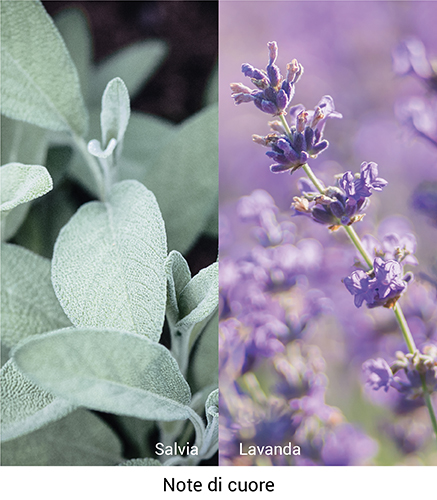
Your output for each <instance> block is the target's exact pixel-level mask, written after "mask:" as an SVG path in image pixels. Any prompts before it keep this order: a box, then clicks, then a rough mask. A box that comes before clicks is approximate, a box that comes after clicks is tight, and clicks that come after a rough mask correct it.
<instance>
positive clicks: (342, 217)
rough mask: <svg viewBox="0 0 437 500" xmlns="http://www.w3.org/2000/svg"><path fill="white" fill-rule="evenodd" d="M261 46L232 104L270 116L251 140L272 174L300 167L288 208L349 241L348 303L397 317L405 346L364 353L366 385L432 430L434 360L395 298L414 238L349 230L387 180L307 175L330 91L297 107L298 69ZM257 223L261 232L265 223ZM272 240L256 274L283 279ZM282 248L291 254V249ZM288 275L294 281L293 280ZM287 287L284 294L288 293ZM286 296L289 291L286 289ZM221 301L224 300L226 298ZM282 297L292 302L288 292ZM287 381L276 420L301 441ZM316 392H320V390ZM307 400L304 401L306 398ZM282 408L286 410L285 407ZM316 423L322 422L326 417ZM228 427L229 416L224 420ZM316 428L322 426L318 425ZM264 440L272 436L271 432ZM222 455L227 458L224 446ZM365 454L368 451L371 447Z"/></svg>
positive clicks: (405, 281) (329, 107) (369, 173)
mask: <svg viewBox="0 0 437 500" xmlns="http://www.w3.org/2000/svg"><path fill="white" fill-rule="evenodd" d="M268 47H269V62H268V65H267V67H266V70H265V71H264V70H259V69H256V68H253V67H252V66H250V65H248V64H243V66H242V71H243V73H244V74H245V75H246V76H249V77H250V78H251V80H252V83H253V84H254V85H255V87H256V89H250V88H249V87H246V86H245V85H243V84H241V83H233V84H231V90H232V96H233V98H234V101H235V103H236V104H241V103H243V102H251V101H253V102H254V103H255V105H256V106H257V107H258V108H259V109H261V111H264V112H266V113H269V114H271V115H273V116H274V118H275V120H274V121H272V122H269V126H270V128H271V132H270V133H269V134H268V135H267V136H264V137H262V136H258V135H255V136H253V140H254V141H255V142H256V143H258V144H261V145H262V146H264V147H267V148H268V149H269V151H268V152H267V156H269V157H270V158H272V159H273V160H274V162H275V163H274V164H272V165H271V167H270V169H271V171H272V172H273V173H282V172H290V173H294V172H295V171H297V170H299V169H302V170H303V171H304V172H305V174H306V178H302V179H300V180H299V182H298V184H299V189H300V192H301V194H300V196H295V197H294V199H293V203H292V209H293V211H294V215H296V216H298V215H299V216H306V217H308V218H311V219H312V220H313V221H315V222H317V223H318V224H320V225H324V226H326V227H327V228H328V229H329V230H330V231H331V232H334V231H337V230H339V229H341V230H343V231H345V232H346V234H347V235H348V237H349V239H350V241H351V242H352V243H353V244H354V246H355V247H356V249H357V251H358V255H357V259H356V266H357V269H356V270H355V271H353V272H352V273H351V275H350V276H347V277H344V279H343V283H344V285H345V287H346V289H347V290H348V291H349V292H350V294H351V295H352V296H353V297H354V304H355V306H356V307H357V308H359V307H361V306H362V304H363V303H364V302H365V303H366V305H367V307H369V308H371V309H373V308H379V307H383V308H387V309H391V310H392V311H393V312H394V317H395V318H396V320H397V322H398V328H399V331H400V333H401V334H402V338H403V340H404V347H403V349H405V346H406V348H407V352H401V351H400V352H398V353H397V354H396V361H394V362H393V363H392V365H391V366H390V365H389V364H388V363H387V361H386V360H383V359H382V358H381V359H376V360H374V359H372V360H369V361H367V362H366V363H364V365H363V368H364V370H365V371H366V372H367V375H368V385H370V386H371V387H372V388H374V389H379V388H382V387H383V388H384V389H385V390H388V388H389V387H392V388H395V389H397V391H399V394H401V395H402V398H403V399H402V400H403V401H404V402H405V404H407V402H411V401H413V402H414V406H415V407H417V406H425V407H426V408H427V410H428V413H429V418H430V425H429V427H431V428H432V429H433V430H434V433H435V434H436V435H437V421H436V417H435V413H434V408H433V405H432V400H431V395H432V394H433V393H435V392H436V374H437V371H436V370H437V363H436V361H437V360H436V357H435V347H436V346H435V342H433V341H432V339H431V338H428V340H429V342H428V344H429V345H428V346H426V347H424V348H421V350H419V349H417V347H416V343H415V340H414V338H413V335H412V334H411V331H410V328H409V326H408V324H407V321H406V319H405V316H404V313H403V311H402V308H401V305H400V303H399V302H398V301H399V299H400V298H401V296H403V295H405V292H406V290H407V288H408V285H409V283H411V281H412V273H411V272H406V271H404V266H405V265H411V264H415V263H417V261H415V258H414V256H413V253H414V250H415V239H414V236H413V235H411V234H407V235H398V234H390V235H387V236H386V237H385V238H384V240H383V242H382V243H379V242H376V240H374V239H372V238H370V237H366V238H364V239H363V240H361V239H360V237H359V236H358V234H357V232H356V231H355V225H356V224H357V223H358V222H359V221H361V220H362V219H363V217H364V215H365V213H364V211H365V210H366V209H367V208H368V206H369V201H370V197H371V195H372V194H373V191H382V190H383V189H384V187H385V186H386V185H387V181H386V180H385V179H383V178H381V177H379V173H378V165H377V164H376V163H374V162H363V163H362V164H361V168H360V172H359V173H357V174H354V173H353V172H352V171H346V172H344V173H341V174H338V175H337V176H336V182H335V183H333V185H328V186H326V185H325V184H324V183H323V182H322V181H321V180H320V179H319V178H318V177H317V176H316V175H315V174H314V172H313V171H312V169H311V167H310V166H309V164H308V161H309V160H310V159H311V158H316V157H317V156H318V155H319V154H320V153H321V152H323V151H324V150H326V149H327V148H328V146H329V143H328V142H327V141H326V139H324V137H323V133H324V128H325V124H326V120H327V118H330V117H331V118H341V115H340V114H339V113H338V112H336V111H335V108H334V102H333V99H332V98H331V97H330V96H324V97H323V98H322V99H321V101H320V102H319V104H318V106H316V108H315V110H314V111H313V110H310V111H308V110H306V109H305V108H304V107H303V106H301V105H298V106H290V104H291V102H290V101H291V98H292V97H293V95H294V86H295V84H296V83H297V81H298V79H299V78H300V76H301V75H302V73H303V68H302V66H301V65H300V64H299V63H298V62H297V61H296V60H294V61H293V62H292V63H290V64H288V65H287V75H286V76H285V77H283V76H282V75H281V74H280V70H279V68H278V67H277V66H276V64H275V62H276V57H277V45H276V43H275V42H270V43H269V44H268ZM287 113H288V115H289V116H290V117H291V119H290V121H287V119H286V117H285V116H286V114H287ZM260 210H261V209H260ZM263 229H264V231H265V228H263ZM257 234H258V233H257ZM278 243H279V244H280V245H281V246H280V247H278V248H275V249H272V254H276V255H278V256H279V255H281V256H282V261H281V259H280V258H278V257H276V259H275V260H273V259H272V257H270V259H269V260H267V259H265V258H264V259H263V263H265V262H268V263H269V264H270V265H271V263H273V262H274V263H275V265H274V266H272V267H270V268H269V271H268V272H267V273H264V275H265V274H267V275H268V274H271V275H275V276H281V277H283V276H284V273H283V272H278V273H276V266H278V267H279V268H281V267H285V263H286V262H290V260H291V261H293V258H291V257H289V256H288V252H287V250H288V249H286V247H287V245H283V243H284V242H283V241H282V240H281V238H280V237H279V239H277V240H276V242H275V243H273V244H274V245H278ZM290 253H291V255H293V252H292V251H291V250H290ZM258 254H259V252H257V257H258ZM261 255H262V254H261ZM253 259H254V256H253V257H252V258H251V261H253ZM330 265H333V262H332V259H331V260H330ZM246 269H247V270H249V269H250V270H252V269H251V266H245V270H246ZM238 271H239V268H238V267H237V273H238ZM305 274H306V275H309V274H310V273H308V272H306V273H305ZM257 276H263V274H260V272H259V271H258V272H257ZM296 281H297V282H298V280H297V278H296ZM289 288H290V285H288V286H287V290H288V289H289ZM269 293H271V292H270V291H269V290H268V289H267V295H268V294H269ZM288 293H289V294H290V292H288ZM261 295H262V294H259V295H255V297H256V298H257V302H256V304H260V303H262V299H261ZM290 295H291V297H293V295H292V294H290ZM262 296H263V297H264V301H267V300H268V299H267V298H266V297H265V293H264V294H263V295H262ZM227 300H229V298H228V299H227ZM231 300H232V299H231ZM403 300H405V299H403ZM290 303H293V301H292V299H291V298H290ZM235 304H236V305H237V304H239V305H240V307H241V304H244V302H243V301H241V300H235ZM243 307H244V306H243ZM251 307H254V303H252V305H251ZM289 307H290V305H289ZM292 308H293V305H292V306H291V309H292ZM239 314H241V312H240V313H239ZM281 314H282V315H283V314H284V311H280V312H279V315H280V316H279V317H281ZM288 314H289V313H288ZM233 315H235V314H233ZM277 317H278V316H277ZM228 321H230V320H228ZM284 323H285V326H284V327H283V328H282V330H284V331H285V332H286V333H285V334H284V338H287V335H289V332H290V326H289V325H287V322H284ZM231 324H232V325H233V327H234V328H233V331H234V332H235V331H238V330H239V329H240V328H242V327H240V326H239V325H237V327H235V324H234V323H231ZM224 328H225V331H224V334H223V337H225V340H223V342H228V340H226V336H227V335H228V336H229V338H230V339H233V338H234V337H237V338H238V335H237V334H235V333H234V334H231V333H229V332H228V327H226V323H224ZM258 329H259V327H258ZM267 330H268V331H270V336H271V337H275V338H276V344H274V343H273V342H272V340H270V343H269V345H277V344H278V339H277V337H278V332H281V331H282V330H281V329H279V328H278V327H274V328H271V329H270V330H269V329H267ZM243 331H244V330H243ZM256 331H258V330H256ZM273 332H274V333H273ZM239 335H240V336H244V333H243V332H242V331H241V330H240V333H239ZM279 338H280V340H282V338H283V337H282V334H280V333H279ZM289 341H290V338H288V339H287V340H286V342H285V344H287V342H289ZM233 342H235V341H233ZM293 342H296V341H293ZM283 344H284V343H283ZM234 350H235V347H234ZM278 350H279V351H281V350H282V348H281V347H279V349H278ZM272 354H273V353H272V352H270V353H266V354H265V355H267V356H272ZM246 356H247V353H246ZM231 359H232V360H234V365H235V357H234V356H232V357H231ZM249 359H251V358H249ZM229 362H230V361H227V362H226V364H228V363H229ZM306 363H308V361H306ZM300 364H302V365H303V366H304V365H305V362H303V363H302V361H295V362H294V363H293V362H291V363H290V365H291V368H288V371H290V372H296V371H298V369H297V367H298V366H300ZM275 365H276V363H275ZM244 367H245V364H243V373H244V369H245V368H244ZM240 372H241V368H240ZM308 372H309V373H311V369H309V368H308V369H307V371H306V372H305V373H308ZM225 377H226V375H225ZM289 380H290V381H287V382H288V384H287V383H285V384H282V386H287V385H288V386H289V390H290V393H289V394H288V395H287V396H286V398H285V403H288V404H284V399H283V400H282V406H283V408H286V412H285V415H286V416H285V417H284V418H285V421H286V422H287V423H288V428H287V431H286V432H287V433H288V436H287V437H288V439H291V438H292V437H294V441H295V442H301V441H300V432H299V429H300V427H299V426H297V428H296V422H299V423H301V422H300V420H299V419H298V418H297V415H296V414H293V410H295V409H296V408H298V407H299V408H302V405H303V402H302V400H306V399H310V400H311V398H308V392H305V391H304V392H301V393H299V392H296V391H294V390H293V386H294V383H293V382H294V379H292V378H290V379H289ZM252 385H253V384H252ZM221 386H222V382H221ZM307 387H308V386H307ZM270 389H271V388H270ZM225 391H227V386H226V387H225V389H224V391H223V394H224V395H223V398H224V399H225V404H224V409H225V411H226V410H228V408H229V411H228V417H229V419H230V420H231V421H232V419H233V418H234V420H236V422H235V424H234V427H235V428H236V429H241V428H243V430H244V429H245V427H246V430H244V431H243V434H244V433H246V434H247V435H248V436H249V439H256V436H257V432H256V431H255V430H252V431H250V432H249V431H247V425H246V426H244V425H242V423H241V422H242V421H243V418H242V417H241V416H240V417H239V418H238V417H236V416H235V415H232V410H231V408H232V407H231V402H230V401H228V400H227V399H226V392H225ZM307 391H308V388H307ZM320 392H321V393H322V394H323V391H320ZM231 393H232V392H231ZM309 393H311V390H309ZM302 396H304V397H302ZM252 399H253V400H254V401H256V402H257V403H258V402H259V401H260V400H261V399H260V397H259V396H256V395H254V397H253V398H252ZM270 404H272V402H270ZM308 404H309V405H310V403H308ZM264 405H265V406H266V402H264ZM234 406H235V405H234ZM267 406H269V404H267ZM311 407H312V409H314V408H315V407H316V406H315V404H314V403H313V405H311ZM290 408H291V409H292V411H291V412H290ZM287 412H288V414H287ZM314 414H315V415H324V414H325V413H324V412H323V410H321V409H320V408H319V411H318V412H317V411H315V412H314ZM221 418H223V419H224V418H225V416H224V415H223V416H222V417H221ZM248 420H249V421H250V422H251V424H252V428H253V425H254V424H253V422H254V421H257V420H259V415H254V416H252V417H251V418H249V419H248ZM267 420H268V419H267ZM322 420H323V419H322ZM323 423H324V424H325V425H326V421H324V422H323ZM229 425H230V424H229V422H227V423H224V426H229ZM275 425H277V424H275ZM231 427H232V426H231ZM304 427H305V424H304ZM323 427H324V426H323V425H322V428H323ZM224 432H225V431H224ZM237 432H239V431H237ZM229 434H231V433H230V432H229V431H228V432H227V435H228V441H232V439H231V438H230V437H229ZM234 435H235V433H234ZM316 436H317V438H316ZM272 440H273V441H274V439H273V438H272ZM313 440H314V441H315V442H316V443H317V445H318V448H317V446H316V448H317V449H318V450H319V455H318V456H317V455H316V456H317V458H316V459H314V456H315V455H314V454H312V453H313V451H314V446H313V447H312V450H305V448H304V447H303V450H305V451H304V454H305V458H306V459H308V460H309V461H311V462H312V463H324V462H323V458H322V457H321V455H320V451H321V452H322V455H323V450H324V449H325V448H324V447H327V448H329V442H330V441H329V439H328V438H327V437H326V435H325V436H324V435H323V434H322V435H321V434H319V435H317V433H315V434H312V435H310V436H307V439H306V441H305V440H304V442H307V443H311V444H312V443H313ZM337 442H338V441H337ZM302 446H304V445H302ZM347 448H348V447H345V448H344V449H347ZM374 451H375V450H373V452H374ZM233 452H234V454H235V450H233ZM229 456H232V450H231V453H230V454H229ZM325 456H329V453H328V452H326V453H325ZM369 456H371V453H370V455H369ZM367 458H369V457H367ZM299 460H300V459H296V458H295V459H294V461H293V460H292V461H291V463H299ZM336 463H338V464H340V463H353V461H349V462H348V461H347V460H343V461H342V460H340V459H338V461H337V462H336Z"/></svg>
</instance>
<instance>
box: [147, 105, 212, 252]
mask: <svg viewBox="0 0 437 500" xmlns="http://www.w3.org/2000/svg"><path fill="white" fill-rule="evenodd" d="M175 132H176V133H175V134H174V135H172V136H170V137H169V138H167V142H166V143H165V148H163V150H162V152H161V153H162V154H161V155H160V156H159V158H157V160H156V163H155V164H154V165H153V169H148V170H147V171H145V172H144V177H143V178H142V182H144V185H145V186H147V187H148V188H149V189H151V190H152V191H153V192H154V194H155V196H156V199H157V200H158V203H159V206H160V207H161V211H162V215H163V217H164V220H165V221H166V229H167V236H168V247H169V250H178V251H179V252H182V253H184V252H186V251H187V250H188V249H189V248H190V247H191V245H192V244H193V243H194V241H195V239H196V238H197V236H198V235H199V234H200V232H201V231H202V229H203V228H204V227H205V225H206V223H207V221H208V220H209V219H210V217H211V211H212V209H213V207H214V206H217V196H218V108H217V105H213V106H209V107H208V108H205V109H204V110H202V111H200V112H199V113H197V114H196V115H194V116H193V117H191V118H189V119H188V120H186V121H185V122H183V123H182V124H181V125H179V126H178V127H177V130H176V131H175Z"/></svg>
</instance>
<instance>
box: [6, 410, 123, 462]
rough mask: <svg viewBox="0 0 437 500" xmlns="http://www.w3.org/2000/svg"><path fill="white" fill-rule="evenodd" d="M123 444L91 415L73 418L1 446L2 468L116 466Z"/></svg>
mask: <svg viewBox="0 0 437 500" xmlns="http://www.w3.org/2000/svg"><path fill="white" fill-rule="evenodd" d="M121 457H122V450H121V443H120V441H119V440H118V438H117V436H116V435H115V434H114V432H113V431H112V430H111V429H110V428H109V427H108V426H107V425H106V424H105V423H104V422H102V420H101V419H100V418H99V417H97V416H96V415H93V414H92V413H91V412H89V411H87V410H83V409H79V410H76V411H75V412H73V413H72V414H71V415H67V416H66V417H65V418H62V419H61V420H58V421H57V422H53V423H51V424H50V425H48V426H46V427H43V428H42V429H38V430H37V431H35V432H32V433H31V434H28V435H26V436H23V437H20V438H18V439H14V440H12V441H9V442H7V443H3V444H2V455H1V458H2V465H28V466H34V465H40V466H43V465H46V466H59V465H66V466H68V465H84V466H86V465H117V464H118V463H120V461H121V460H122V458H121Z"/></svg>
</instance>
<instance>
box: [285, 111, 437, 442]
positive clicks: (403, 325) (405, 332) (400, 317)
mask: <svg viewBox="0 0 437 500" xmlns="http://www.w3.org/2000/svg"><path fill="white" fill-rule="evenodd" d="M281 121H282V124H283V126H284V128H285V130H286V131H287V133H288V134H289V135H290V134H291V131H290V128H289V127H288V124H287V122H286V120H285V118H284V116H283V115H281ZM302 168H303V170H304V171H305V173H306V174H307V176H308V178H309V179H310V181H311V182H312V183H313V184H314V186H315V187H316V188H317V190H318V191H319V193H320V194H323V193H324V189H323V186H322V185H321V184H320V182H319V180H318V179H317V177H316V176H315V175H314V172H313V171H312V170H311V168H310V166H309V165H308V163H305V164H304V165H302ZM342 227H343V228H344V230H345V231H346V233H347V235H348V236H349V238H350V240H351V241H352V243H353V244H354V245H355V248H356V249H357V250H358V251H359V252H360V254H361V256H362V257H363V259H364V261H365V262H366V264H367V265H368V266H369V270H372V269H373V262H372V259H371V257H370V255H369V254H368V253H367V251H366V249H365V248H364V247H363V244H362V242H361V240H360V237H359V236H358V234H357V232H356V231H355V229H354V228H353V227H352V226H342ZM393 312H394V314H395V316H396V319H397V322H398V323H399V327H400V329H401V332H402V336H403V338H404V341H405V343H406V344H407V347H408V350H409V351H410V353H411V354H414V353H415V352H416V351H417V347H416V344H415V342H414V339H413V335H412V334H411V330H410V327H409V326H408V323H407V320H406V319H405V315H404V313H403V311H402V308H401V306H400V304H399V303H398V302H397V303H396V304H395V305H394V307H393ZM421 380H422V389H423V397H424V399H425V404H426V407H427V408H428V412H429V416H430V418H431V423H432V426H433V429H434V433H435V435H436V438H437V419H436V416H435V413H434V409H433V407H432V401H431V397H430V394H429V391H428V388H427V386H426V382H425V377H424V376H423V375H421Z"/></svg>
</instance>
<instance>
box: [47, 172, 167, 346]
mask: <svg viewBox="0 0 437 500" xmlns="http://www.w3.org/2000/svg"><path fill="white" fill-rule="evenodd" d="M166 253H167V250H166V239H165V228H164V221H163V220H162V216H161V213H160V211H159V207H158V204H157V203H156V199H155V197H154V195H153V193H151V192H150V191H149V190H148V189H146V188H145V187H144V186H143V185H142V184H140V183H139V182H137V181H133V180H131V181H123V182H120V183H118V184H115V185H114V186H113V187H112V190H111V193H110V196H109V198H108V200H107V202H106V203H102V202H97V201H95V202H90V203H87V204H85V205H83V206H82V207H81V208H80V209H79V210H78V212H77V213H76V214H75V215H74V216H73V217H72V219H71V220H70V221H69V222H68V224H67V225H66V226H65V227H64V228H63V229H62V230H61V232H60V234H59V237H58V240H57V242H56V245H55V249H54V253H53V262H52V282H53V286H54V289H55V292H56V295H57V297H58V299H59V301H60V303H61V305H62V307H63V308H64V311H65V312H66V314H67V316H68V317H69V318H70V320H71V321H72V322H73V324H74V325H76V326H82V327H86V326H89V327H103V328H106V327H110V328H119V329H122V330H128V331H131V332H136V333H140V334H143V335H147V336H148V337H149V338H151V339H152V340H156V341H157V340H159V338H160V336H161V330H162V325H163V323H164V314H165V303H166V293H167V292H166V276H165V269H164V263H165V258H166Z"/></svg>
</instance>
